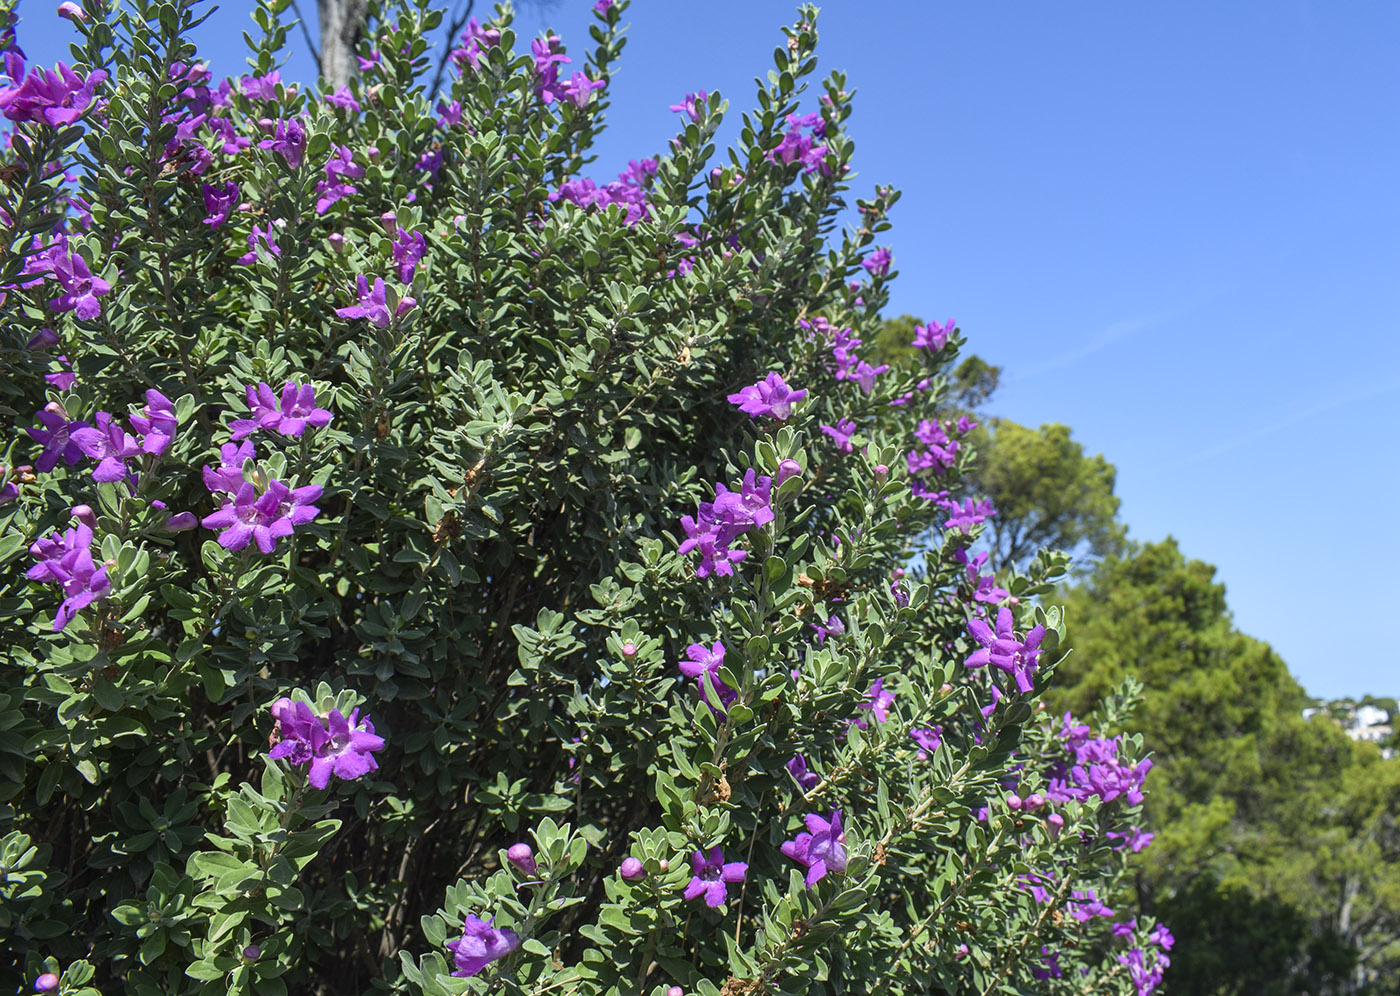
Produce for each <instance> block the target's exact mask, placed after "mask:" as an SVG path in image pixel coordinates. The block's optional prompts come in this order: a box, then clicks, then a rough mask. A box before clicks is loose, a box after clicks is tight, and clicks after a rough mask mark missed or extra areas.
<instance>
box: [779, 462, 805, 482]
mask: <svg viewBox="0 0 1400 996" xmlns="http://www.w3.org/2000/svg"><path fill="white" fill-rule="evenodd" d="M801 473H802V464H800V463H798V462H797V461H796V460H784V461H783V462H782V463H780V464H778V479H777V480H776V481H774V482H773V483H774V485H775V486H777V487H780V488H781V487H782V486H783V482H784V481H786V480H787V479H788V478H790V477H796V476H797V475H799V474H801Z"/></svg>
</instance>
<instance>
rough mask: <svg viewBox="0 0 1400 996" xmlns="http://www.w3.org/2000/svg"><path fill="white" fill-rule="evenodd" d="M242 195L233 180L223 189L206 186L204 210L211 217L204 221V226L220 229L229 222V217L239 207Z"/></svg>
mask: <svg viewBox="0 0 1400 996" xmlns="http://www.w3.org/2000/svg"><path fill="white" fill-rule="evenodd" d="M240 193H241V191H240V190H239V189H238V184H236V183H234V182H233V181H232V180H230V181H228V183H225V184H224V185H223V186H222V187H215V186H212V185H211V184H208V183H206V184H204V210H206V211H208V212H209V217H207V218H205V219H204V224H206V225H208V226H209V227H210V228H218V227H219V226H220V225H222V224H223V223H224V222H226V221H228V219H229V215H231V214H233V212H234V211H235V210H236V209H237V207H238V195H239V194H240Z"/></svg>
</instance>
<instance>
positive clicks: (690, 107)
mask: <svg viewBox="0 0 1400 996" xmlns="http://www.w3.org/2000/svg"><path fill="white" fill-rule="evenodd" d="M709 98H710V94H709V91H707V90H701V91H700V92H699V93H687V94H686V95H685V96H684V97H682V98H681V102H680V103H679V104H671V105H670V106H669V107H668V108H667V110H669V111H675V112H676V113H677V114H684V115H685V116H686V117H688V118H690V120H691V122H692V123H697V122H699V120H700V118H701V116H702V115H703V114H704V113H705V107H706V103H705V102H706V101H707V100H709Z"/></svg>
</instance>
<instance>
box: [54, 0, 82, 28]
mask: <svg viewBox="0 0 1400 996" xmlns="http://www.w3.org/2000/svg"><path fill="white" fill-rule="evenodd" d="M58 16H59V17H66V18H68V20H70V21H72V22H73V23H74V24H77V23H78V22H79V21H86V20H87V14H86V13H85V12H84V11H83V8H81V7H79V6H78V5H77V4H75V3H73V2H72V0H64V2H63V3H61V4H59V5H58Z"/></svg>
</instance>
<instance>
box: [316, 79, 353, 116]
mask: <svg viewBox="0 0 1400 996" xmlns="http://www.w3.org/2000/svg"><path fill="white" fill-rule="evenodd" d="M322 99H324V100H325V102H326V103H328V104H330V105H332V106H334V107H339V108H340V109H341V110H343V111H354V112H355V113H357V114H358V113H359V111H360V102H359V101H357V100H356V99H355V95H354V94H353V93H351V92H350V88H349V87H348V86H343V87H341V88H340V89H339V90H337V91H336V92H335V93H328V94H326V96H325V97H324V98H322Z"/></svg>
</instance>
